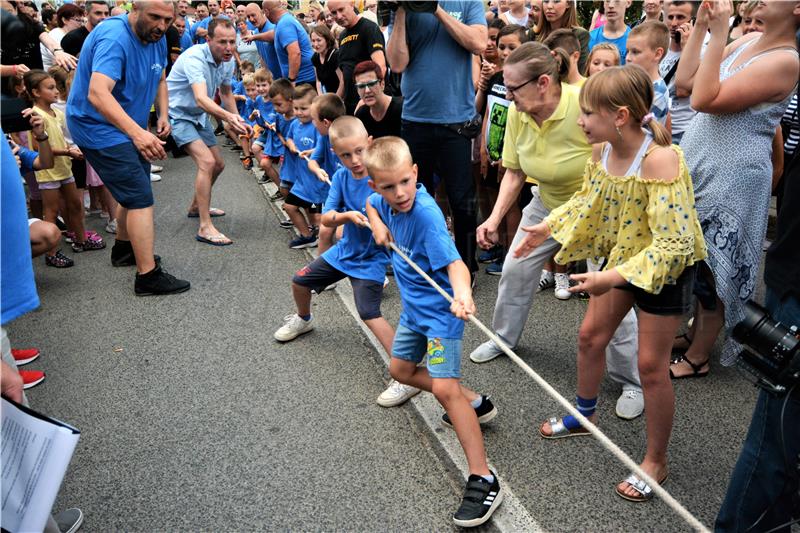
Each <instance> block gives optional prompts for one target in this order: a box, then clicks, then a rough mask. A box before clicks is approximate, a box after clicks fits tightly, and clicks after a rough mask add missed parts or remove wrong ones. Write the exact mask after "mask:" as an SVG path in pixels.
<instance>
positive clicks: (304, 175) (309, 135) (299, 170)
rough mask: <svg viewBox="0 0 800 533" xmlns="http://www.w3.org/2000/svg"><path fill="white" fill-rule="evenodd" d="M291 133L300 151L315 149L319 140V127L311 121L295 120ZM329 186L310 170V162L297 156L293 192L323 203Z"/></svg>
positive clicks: (301, 196)
mask: <svg viewBox="0 0 800 533" xmlns="http://www.w3.org/2000/svg"><path fill="white" fill-rule="evenodd" d="M289 135H291V138H292V140H293V141H294V145H295V146H296V147H297V151H298V152H305V151H306V150H313V149H314V146H315V145H316V142H317V128H315V127H314V124H313V123H311V122H307V123H305V124H303V123H302V122H300V121H299V120H295V121H294V123H293V124H292V127H291V128H290V130H289ZM329 188H330V186H329V185H328V184H327V183H325V182H323V181H320V179H319V178H318V177H316V176H315V175H314V174H312V173H311V171H310V170H308V162H307V161H306V160H305V159H301V158H300V157H298V156H295V180H294V187H292V194H294V195H295V196H297V197H298V198H302V199H303V200H305V201H307V202H311V203H312V204H318V205H321V204H322V203H323V202H324V201H325V199H326V198H327V197H328V189H329Z"/></svg>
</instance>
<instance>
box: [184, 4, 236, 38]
mask: <svg viewBox="0 0 800 533" xmlns="http://www.w3.org/2000/svg"><path fill="white" fill-rule="evenodd" d="M219 15H220V9H219V0H208V16H207V17H206V18H204V19H202V20H199V21H197V22H195V23H194V25H193V26H192V27H191V28H189V36H190V37H191V38H192V42H193V43H194V44H203V43H204V42H206V37H208V24H209V23H210V22H211V21H212V20H214V19H215V18H217V17H218V16H219ZM222 16H223V17H224V18H226V19H227V18H228V17H226V16H225V15H222Z"/></svg>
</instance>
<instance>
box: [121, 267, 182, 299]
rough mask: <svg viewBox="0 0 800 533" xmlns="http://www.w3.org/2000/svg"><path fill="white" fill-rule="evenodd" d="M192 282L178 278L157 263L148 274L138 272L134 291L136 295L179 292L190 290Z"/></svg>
mask: <svg viewBox="0 0 800 533" xmlns="http://www.w3.org/2000/svg"><path fill="white" fill-rule="evenodd" d="M190 287H191V284H190V283H189V282H188V281H186V280H183V279H178V278H176V277H175V276H173V275H172V274H168V273H167V272H166V271H164V269H163V268H161V265H157V266H156V268H154V269H153V270H151V271H150V272H148V273H147V274H138V273H137V274H136V283H135V284H134V291H135V292H136V296H152V295H156V294H178V293H179V292H185V291H188V290H189V288H190Z"/></svg>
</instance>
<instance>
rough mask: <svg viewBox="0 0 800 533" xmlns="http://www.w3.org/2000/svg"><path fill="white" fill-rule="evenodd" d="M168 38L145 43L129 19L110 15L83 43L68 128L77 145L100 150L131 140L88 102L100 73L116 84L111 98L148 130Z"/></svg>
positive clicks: (70, 100) (163, 64)
mask: <svg viewBox="0 0 800 533" xmlns="http://www.w3.org/2000/svg"><path fill="white" fill-rule="evenodd" d="M166 58H167V38H166V37H162V38H161V39H160V40H159V41H158V42H156V43H148V44H143V43H142V41H140V40H139V38H138V37H136V34H135V33H134V32H133V29H132V28H131V26H130V24H128V16H127V15H119V16H116V17H111V18H109V19H106V20H105V21H103V23H102V24H100V25H99V26H97V27H96V28H95V29H94V30H92V32H91V33H90V34H89V36H88V37H87V38H86V41H85V42H84V43H83V48H82V49H81V60H80V62H79V63H78V69H77V71H76V72H75V80H74V81H73V82H72V90H71V91H70V94H69V99H68V100H67V127H68V128H69V131H70V133H71V134H72V138H73V140H74V141H75V144H77V145H78V146H81V147H87V148H94V149H101V148H108V147H109V146H115V145H118V144H122V143H128V142H131V139H130V138H129V137H128V136H127V135H125V134H124V133H123V132H122V131H121V130H119V129H117V127H116V126H114V125H112V124H111V123H110V122H108V120H106V118H105V117H104V116H103V115H101V114H100V113H99V112H98V111H97V110H96V109H95V107H94V106H93V105H92V104H91V103H89V98H87V97H86V95H87V94H89V80H90V79H91V77H92V73H93V72H99V73H101V74H104V75H106V76H108V77H109V78H111V79H112V80H114V81H116V82H117V83H116V85H114V89H112V91H111V95H112V96H113V97H114V99H115V100H116V101H117V102H118V103H119V104H120V105H121V106H122V109H124V110H125V112H126V113H127V114H128V116H130V117H131V118H132V119H133V120H134V121H135V122H136V123H137V124H138V125H139V126H140V127H142V128H147V118H148V116H149V115H150V108H151V107H152V105H153V102H154V101H155V98H156V90H157V89H158V82H159V81H160V80H161V76H162V74H163V73H164V68H165V66H166Z"/></svg>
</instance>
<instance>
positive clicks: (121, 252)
mask: <svg viewBox="0 0 800 533" xmlns="http://www.w3.org/2000/svg"><path fill="white" fill-rule="evenodd" d="M153 260H154V261H155V263H156V266H158V265H160V264H161V256H160V255H158V254H154V255H153ZM111 265H112V266H115V267H126V266H136V256H135V255H133V246H132V245H131V243H130V241H120V240H117V241H116V242H115V243H114V246H112V247H111Z"/></svg>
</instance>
